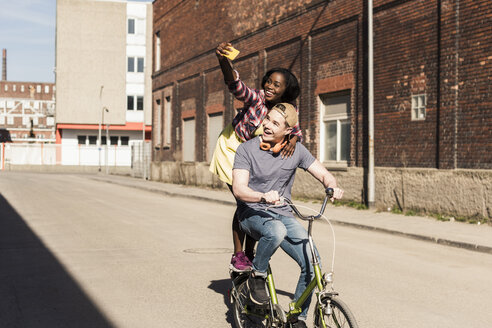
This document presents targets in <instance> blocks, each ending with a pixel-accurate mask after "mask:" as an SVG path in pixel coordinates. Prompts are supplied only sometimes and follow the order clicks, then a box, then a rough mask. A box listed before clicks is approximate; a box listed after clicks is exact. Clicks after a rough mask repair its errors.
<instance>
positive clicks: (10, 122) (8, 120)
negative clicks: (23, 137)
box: [7, 116, 14, 125]
mask: <svg viewBox="0 0 492 328" xmlns="http://www.w3.org/2000/svg"><path fill="white" fill-rule="evenodd" d="M7 124H10V125H12V124H14V117H13V116H7Z"/></svg>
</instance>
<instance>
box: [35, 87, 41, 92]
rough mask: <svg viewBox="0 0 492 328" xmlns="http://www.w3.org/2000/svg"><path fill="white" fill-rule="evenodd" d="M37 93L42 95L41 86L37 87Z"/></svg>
mask: <svg viewBox="0 0 492 328" xmlns="http://www.w3.org/2000/svg"><path fill="white" fill-rule="evenodd" d="M36 93H41V86H40V85H37V86H36Z"/></svg>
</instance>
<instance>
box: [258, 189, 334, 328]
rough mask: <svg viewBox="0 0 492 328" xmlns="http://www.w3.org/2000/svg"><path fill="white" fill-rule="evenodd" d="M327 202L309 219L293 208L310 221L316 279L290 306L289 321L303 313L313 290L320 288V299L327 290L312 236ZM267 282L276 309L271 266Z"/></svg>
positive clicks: (309, 230)
mask: <svg viewBox="0 0 492 328" xmlns="http://www.w3.org/2000/svg"><path fill="white" fill-rule="evenodd" d="M286 201H287V202H290V201H289V200H287V199H286ZM327 201H328V197H325V199H324V201H323V205H322V206H321V210H320V214H318V215H316V216H309V217H307V218H306V217H304V216H303V215H302V214H301V213H299V211H298V210H297V208H295V207H292V208H293V209H294V212H296V214H297V215H298V216H299V218H302V219H304V220H308V222H309V224H308V241H309V248H310V250H311V255H312V259H313V263H312V264H313V268H314V277H313V279H312V280H311V282H310V283H309V284H308V286H307V287H306V289H305V290H304V292H303V293H302V294H301V296H300V297H299V299H298V300H297V301H295V302H292V303H290V304H289V311H288V312H287V313H286V317H287V320H288V319H289V318H291V317H294V316H296V315H298V314H299V313H301V312H302V305H303V304H304V303H305V302H306V300H307V299H308V297H309V296H311V293H312V292H313V290H314V289H315V288H318V292H317V293H316V296H317V297H319V295H320V293H321V292H322V291H323V290H324V288H325V284H324V283H323V275H322V273H321V268H320V262H319V258H318V256H317V255H316V252H315V251H314V242H313V238H312V235H311V231H312V225H313V221H314V220H316V219H318V218H320V217H321V215H322V213H323V212H324V210H325V207H326V204H327ZM266 281H267V286H268V291H269V293H270V299H271V302H272V305H273V306H274V307H276V306H277V305H278V298H277V292H276V290H275V282H274V280H273V273H272V270H271V268H270V266H268V271H267V279H266ZM316 310H320V311H321V309H316ZM323 326H324V327H325V326H326V324H325V323H324V322H323Z"/></svg>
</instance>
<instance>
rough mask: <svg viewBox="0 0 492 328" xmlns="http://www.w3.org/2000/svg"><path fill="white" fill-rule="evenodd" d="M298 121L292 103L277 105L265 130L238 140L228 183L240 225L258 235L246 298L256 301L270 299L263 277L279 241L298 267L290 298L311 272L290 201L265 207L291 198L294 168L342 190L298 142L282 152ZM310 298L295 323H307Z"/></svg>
mask: <svg viewBox="0 0 492 328" xmlns="http://www.w3.org/2000/svg"><path fill="white" fill-rule="evenodd" d="M297 121H298V117H297V112H296V110H295V108H294V107H293V106H292V105H291V104H288V103H280V104H277V105H275V106H274V107H273V108H272V109H271V110H270V111H269V112H268V114H267V116H266V118H265V119H264V120H263V123H262V125H263V135H261V136H258V137H256V138H253V139H251V140H249V141H247V142H245V143H243V144H241V145H240V146H239V148H238V149H237V153H236V157H235V160H234V167H233V173H232V177H233V181H232V187H233V192H234V195H235V197H236V198H237V199H239V200H240V205H239V219H240V225H241V228H242V229H243V230H244V231H245V232H246V233H248V234H249V235H250V236H252V237H253V238H255V239H257V240H258V245H257V248H256V255H255V258H254V260H253V266H252V272H251V275H250V277H249V278H248V281H247V285H248V288H249V290H250V299H251V300H252V301H253V302H254V303H256V304H259V305H263V304H266V303H268V302H269V297H268V294H267V291H266V287H265V278H266V276H267V269H268V263H269V261H270V258H271V256H272V255H273V254H274V253H275V251H276V250H277V249H278V247H281V248H282V249H283V250H284V251H285V252H286V253H287V254H288V255H289V256H290V257H292V258H293V259H294V260H295V261H296V262H297V263H298V264H299V266H300V268H301V274H300V277H299V280H298V282H297V287H296V291H295V294H294V300H297V298H298V297H299V296H300V295H301V294H302V292H303V291H304V290H305V289H306V287H307V285H308V284H309V282H310V281H311V279H312V277H313V275H314V271H313V266H312V258H311V252H310V251H309V249H308V247H309V246H308V234H307V231H306V229H304V227H303V226H302V225H301V224H300V223H299V222H297V220H296V219H295V218H294V216H293V214H292V211H291V210H290V207H289V206H288V205H283V206H279V207H272V208H268V207H269V206H271V205H272V204H274V205H275V204H279V202H280V197H281V196H283V197H286V198H289V199H290V198H291V189H292V185H293V182H294V177H295V172H296V169H297V168H298V167H300V168H303V169H304V170H307V171H308V172H309V173H310V174H311V175H312V176H314V177H315V178H316V179H318V180H319V181H320V182H321V183H322V184H323V185H324V186H325V188H328V187H330V188H333V189H334V195H333V198H332V200H333V199H340V198H341V197H342V195H343V190H341V189H339V188H337V183H336V180H335V178H334V177H333V175H332V174H331V173H330V172H328V170H326V168H325V167H324V166H323V165H322V164H321V163H320V162H319V161H318V160H316V159H315V158H314V157H313V156H312V155H311V153H310V152H309V151H308V150H307V149H306V147H304V146H303V145H302V144H299V145H298V146H297V147H296V149H295V151H294V153H293V154H292V156H291V157H282V156H281V155H280V152H279V151H278V148H280V147H279V146H280V145H281V144H282V142H283V141H284V139H285V138H286V137H287V136H288V135H290V133H291V131H292V127H294V126H295V125H296V123H297ZM267 208H268V210H267ZM309 303H310V300H307V301H306V302H305V303H304V305H303V307H302V312H301V314H300V315H299V317H298V319H299V320H298V321H297V322H296V323H294V324H293V325H294V327H306V323H305V320H306V318H307V312H308V308H309Z"/></svg>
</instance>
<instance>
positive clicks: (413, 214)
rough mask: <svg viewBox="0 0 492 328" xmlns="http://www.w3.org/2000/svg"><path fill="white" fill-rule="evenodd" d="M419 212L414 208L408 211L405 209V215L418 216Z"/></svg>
mask: <svg viewBox="0 0 492 328" xmlns="http://www.w3.org/2000/svg"><path fill="white" fill-rule="evenodd" d="M418 214H419V213H417V212H416V211H414V210H408V211H405V216H416V215H418Z"/></svg>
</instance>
